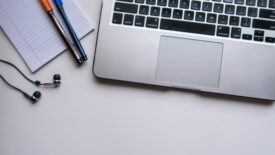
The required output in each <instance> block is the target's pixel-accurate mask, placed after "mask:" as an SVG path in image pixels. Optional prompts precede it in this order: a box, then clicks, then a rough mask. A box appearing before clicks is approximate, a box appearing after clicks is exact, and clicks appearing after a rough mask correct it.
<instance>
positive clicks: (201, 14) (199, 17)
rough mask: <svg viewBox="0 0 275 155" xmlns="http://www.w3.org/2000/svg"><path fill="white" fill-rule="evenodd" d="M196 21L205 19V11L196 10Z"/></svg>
mask: <svg viewBox="0 0 275 155" xmlns="http://www.w3.org/2000/svg"><path fill="white" fill-rule="evenodd" d="M195 20H196V21H200V22H204V21H205V13H204V12H196V18H195Z"/></svg>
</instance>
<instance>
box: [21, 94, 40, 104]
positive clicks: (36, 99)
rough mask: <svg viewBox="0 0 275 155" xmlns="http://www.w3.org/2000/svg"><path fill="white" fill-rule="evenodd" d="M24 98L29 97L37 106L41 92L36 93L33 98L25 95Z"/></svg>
mask: <svg viewBox="0 0 275 155" xmlns="http://www.w3.org/2000/svg"><path fill="white" fill-rule="evenodd" d="M24 96H25V97H27V98H28V99H29V100H30V101H31V102H32V103H33V104H35V103H36V102H37V101H39V99H40V98H41V93H40V92H39V91H35V92H34V93H33V94H32V96H30V95H28V94H26V93H24Z"/></svg>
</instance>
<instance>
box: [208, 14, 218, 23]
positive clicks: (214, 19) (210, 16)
mask: <svg viewBox="0 0 275 155" xmlns="http://www.w3.org/2000/svg"><path fill="white" fill-rule="evenodd" d="M207 22H208V23H216V22H217V15H216V14H213V13H209V14H207Z"/></svg>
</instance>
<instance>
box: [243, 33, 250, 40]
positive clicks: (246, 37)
mask: <svg viewBox="0 0 275 155" xmlns="http://www.w3.org/2000/svg"><path fill="white" fill-rule="evenodd" d="M242 38H243V39H244V40H252V35H251V34H243V37H242Z"/></svg>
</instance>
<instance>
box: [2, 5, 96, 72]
mask: <svg viewBox="0 0 275 155" xmlns="http://www.w3.org/2000/svg"><path fill="white" fill-rule="evenodd" d="M53 4H54V3H53ZM64 9H65V11H66V13H67V15H68V18H69V19H70V21H71V23H72V25H73V28H74V29H75V32H76V34H77V36H78V37H79V38H82V37H84V36H85V35H86V34H88V33H89V32H91V31H92V30H93V27H92V26H91V24H90V22H89V21H88V20H87V18H86V17H85V16H84V14H83V13H82V12H81V10H80V9H79V7H78V6H77V5H76V3H75V2H74V1H73V0H64ZM55 14H56V15H57V17H58V18H59V21H60V22H61V24H63V25H64V23H63V20H62V18H60V15H59V13H58V11H57V10H56V9H55ZM0 25H1V27H2V29H3V30H4V32H5V33H6V35H7V36H8V37H9V39H10V41H11V42H12V43H13V45H14V46H15V48H16V49H17V51H18V52H19V54H20V55H21V57H22V58H23V59H24V61H25V63H26V64H27V66H28V67H29V69H30V70H31V71H32V72H35V71H37V70H38V69H39V68H41V67H42V66H43V65H45V64H46V63H48V62H49V61H50V60H52V59H53V58H55V57H56V56H58V55H59V54H61V53H62V52H63V51H65V49H66V48H67V47H66V45H65V43H64V41H63V40H62V38H61V36H60V35H59V33H58V31H57V29H56V27H55V25H54V24H53V23H52V21H51V19H50V18H49V16H48V14H47V13H46V12H45V11H44V9H43V8H42V6H41V4H40V1H39V0H0ZM63 27H64V28H65V26H63ZM68 61H69V60H68Z"/></svg>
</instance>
